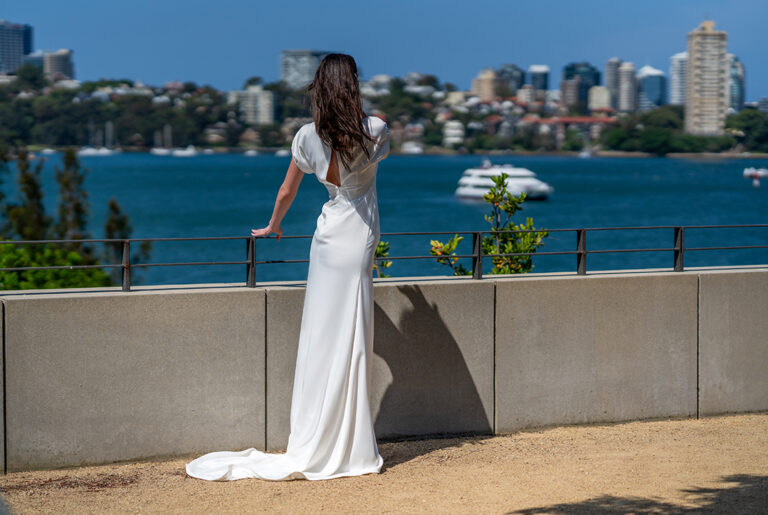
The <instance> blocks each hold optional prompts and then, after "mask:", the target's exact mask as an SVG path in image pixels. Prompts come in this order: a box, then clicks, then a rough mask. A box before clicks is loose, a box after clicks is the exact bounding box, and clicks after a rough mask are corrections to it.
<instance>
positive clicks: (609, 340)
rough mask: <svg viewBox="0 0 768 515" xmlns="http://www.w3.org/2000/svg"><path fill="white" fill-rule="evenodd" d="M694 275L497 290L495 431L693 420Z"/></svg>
mask: <svg viewBox="0 0 768 515" xmlns="http://www.w3.org/2000/svg"><path fill="white" fill-rule="evenodd" d="M696 295H697V278H696V276H695V275H682V274H681V275H677V274H675V275H672V274H666V275H656V276H645V277H580V278H560V279H548V280H546V282H542V281H541V280H535V279H517V280H499V281H497V284H496V402H497V412H496V416H497V419H496V431H497V432H510V431H514V430H517V429H521V428H528V427H535V426H546V425H554V424H571V423H589V422H607V421H622V420H631V419H642V418H656V417H665V416H695V415H696Z"/></svg>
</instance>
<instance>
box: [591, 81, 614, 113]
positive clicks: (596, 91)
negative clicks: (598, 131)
mask: <svg viewBox="0 0 768 515" xmlns="http://www.w3.org/2000/svg"><path fill="white" fill-rule="evenodd" d="M587 107H588V108H589V110H590V111H596V110H598V109H609V108H613V106H612V105H611V91H610V90H609V89H608V86H592V87H591V88H589V103H588V104H587Z"/></svg>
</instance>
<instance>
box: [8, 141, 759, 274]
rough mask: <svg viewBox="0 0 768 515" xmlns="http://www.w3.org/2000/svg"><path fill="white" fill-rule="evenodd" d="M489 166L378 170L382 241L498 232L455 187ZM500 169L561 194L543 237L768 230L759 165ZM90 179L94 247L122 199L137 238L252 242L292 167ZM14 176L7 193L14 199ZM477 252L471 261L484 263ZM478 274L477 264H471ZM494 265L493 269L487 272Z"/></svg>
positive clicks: (738, 236)
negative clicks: (753, 176) (469, 171)
mask: <svg viewBox="0 0 768 515" xmlns="http://www.w3.org/2000/svg"><path fill="white" fill-rule="evenodd" d="M482 159H483V156H478V155H474V156H424V155H421V156H397V155H393V156H390V157H389V158H388V159H386V160H385V161H383V162H382V163H381V165H380V167H379V176H378V184H377V188H378V197H379V209H380V215H381V230H382V232H401V231H473V230H486V229H488V227H489V225H488V223H487V222H486V221H485V220H484V219H483V215H484V214H486V213H487V212H488V211H489V209H488V206H487V205H486V204H483V203H467V202H462V201H458V200H457V199H455V198H454V195H453V192H454V190H455V188H456V182H457V181H458V179H459V177H460V176H461V174H462V172H463V171H464V170H465V169H466V168H470V167H473V166H478V165H479V164H480V163H481V161H482ZM491 160H492V161H493V162H494V163H499V164H501V163H512V164H514V165H516V166H521V167H525V168H528V169H530V170H532V171H534V172H536V173H537V175H538V177H539V178H540V179H541V180H543V181H545V182H547V183H549V184H551V185H552V186H553V187H554V188H555V191H554V194H553V195H552V197H551V198H550V199H549V200H547V201H543V202H533V201H530V202H526V203H525V204H524V210H523V211H522V212H520V213H518V214H517V215H516V217H515V220H516V222H517V223H520V222H523V221H524V219H525V217H527V216H530V217H532V218H533V219H534V223H535V226H536V227H537V228H548V229H554V228H580V227H586V228H589V227H627V226H651V225H664V226H668V225H721V224H767V223H768V182H766V181H764V184H763V186H762V188H755V187H753V186H752V184H751V182H750V181H749V180H747V179H744V178H743V177H742V170H743V169H744V168H745V167H747V166H757V167H763V166H765V161H760V160H750V159H733V160H727V159H714V160H712V159H710V160H699V159H688V160H684V159H664V158H589V159H580V158H576V157H564V156H503V157H501V156H494V157H491ZM81 161H82V164H83V166H84V167H85V168H88V169H89V172H88V175H87V177H86V180H85V187H86V189H87V191H88V195H89V203H90V208H91V217H90V226H89V230H90V232H91V235H92V237H97V238H102V237H104V230H103V227H104V222H105V219H106V216H107V202H108V200H109V198H110V197H115V198H116V199H117V200H118V202H119V203H120V205H121V206H122V208H123V210H124V211H125V212H126V213H127V214H128V215H129V217H130V220H131V224H132V226H133V237H135V238H155V237H200V236H248V235H249V234H250V230H251V228H256V227H262V226H264V225H266V223H267V222H268V220H269V218H270V215H271V212H272V207H273V202H274V198H275V195H276V193H277V189H278V187H279V186H280V183H281V181H282V179H283V177H284V175H285V170H286V168H287V165H288V163H289V161H290V158H289V157H275V156H273V155H259V156H254V157H248V156H244V155H234V154H228V155H200V156H197V157H189V158H173V157H164V156H153V155H149V154H128V153H124V154H118V155H113V156H109V157H86V158H82V159H81ZM59 164H60V155H54V156H50V157H49V158H48V160H47V162H46V165H45V169H44V172H43V182H44V191H45V194H46V198H45V205H46V208H47V210H48V213H49V214H55V211H56V202H57V195H58V192H57V189H56V188H57V186H56V183H55V179H54V170H53V167H54V165H57V166H58V165H59ZM13 182H14V178H13V176H9V177H6V179H5V185H4V189H5V190H6V191H7V192H8V194H10V195H11V198H10V199H9V200H11V201H13V200H14V198H13V196H15V194H16V191H17V188H16V185H15V184H14V183H13ZM327 199H328V195H327V192H326V190H325V188H324V187H323V186H322V185H321V184H319V183H318V182H317V180H316V179H315V177H314V176H311V175H308V176H306V177H304V179H303V181H302V184H301V187H300V189H299V194H298V196H297V197H296V199H295V201H294V203H293V205H292V207H291V209H290V210H289V212H288V214H287V216H286V218H285V220H284V223H283V230H284V234H285V235H311V234H312V232H313V231H314V227H315V223H316V220H317V216H318V215H319V213H320V209H321V207H322V204H323V202H325V201H326V200H327ZM382 239H383V240H387V241H389V242H390V245H391V251H390V254H391V255H392V256H412V255H428V254H429V248H430V240H431V239H443V240H445V239H447V237H446V236H440V237H438V236H428V235H426V236H407V237H406V236H393V237H386V236H384V237H382ZM545 241H546V246H545V247H543V248H542V249H541V250H547V251H556V250H575V245H576V236H575V234H574V233H571V232H569V233H553V234H551V235H550V236H549V237H548V238H547V239H546V240H545ZM309 243H310V240H309V239H303V240H294V239H283V240H281V241H280V242H276V241H274V240H259V241H258V242H257V257H258V259H260V260H261V259H306V258H307V257H308V254H309ZM766 243H768V228H752V229H738V230H734V229H694V230H690V231H687V232H686V246H687V247H695V246H724V245H765V244H766ZM672 244H673V232H672V229H658V230H645V231H638V230H631V231H600V232H590V233H588V239H587V246H588V248H589V249H621V248H669V247H671V246H672ZM471 250H472V249H471V242H470V241H469V239H467V240H465V241H464V242H463V243H462V244H461V246H460V247H459V253H461V254H469V253H471ZM243 259H245V243H244V242H243V241H221V240H219V241H207V242H201V241H192V242H156V243H154V244H153V248H152V254H151V262H161V263H162V262H179V261H228V260H243ZM766 262H768V250H766V249H752V250H733V251H698V252H690V253H687V254H686V266H710V265H712V266H723V265H741V264H755V263H766ZM672 263H673V260H672V252H668V251H667V252H637V253H636V252H632V253H608V254H594V255H590V256H589V258H588V269H589V270H599V269H603V270H604V269H631V268H649V267H662V268H663V267H667V268H668V267H671V266H672ZM575 264H576V258H575V256H573V255H567V256H562V255H561V256H540V257H537V258H535V260H534V267H535V269H534V270H535V271H538V272H551V271H573V270H574V269H575ZM306 266H307V265H306V263H298V264H266V265H261V266H259V267H257V280H258V281H271V280H302V279H305V278H306ZM466 266H467V267H469V266H470V263H469V262H467V263H466ZM486 266H488V265H486ZM387 272H389V273H391V275H393V276H413V275H438V274H444V275H447V274H448V273H449V269H448V268H447V267H445V266H442V265H439V264H437V263H435V261H434V260H433V259H428V260H400V261H395V262H394V264H393V265H392V267H391V268H389V269H388V270H387ZM139 274H140V275H139V276H138V277H137V278H138V282H139V283H143V284H183V283H202V282H241V281H244V279H245V267H244V265H215V266H195V267H190V266H174V267H170V266H168V267H151V268H148V269H144V270H142V271H141V272H140V273H139Z"/></svg>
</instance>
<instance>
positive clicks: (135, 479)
mask: <svg viewBox="0 0 768 515" xmlns="http://www.w3.org/2000/svg"><path fill="white" fill-rule="evenodd" d="M379 449H380V451H381V454H382V455H383V457H384V469H383V471H382V473H381V474H370V475H366V476H359V477H353V478H340V479H334V480H329V481H303V480H299V481H287V482H283V481H280V482H270V481H262V480H256V479H254V480H241V481H234V482H219V483H210V482H205V481H200V480H196V479H192V478H189V477H186V475H185V473H184V463H185V461H186V460H172V461H162V462H143V463H130V464H121V465H109V466H100V467H85V468H79V469H68V470H58V471H41V472H24V473H13V474H8V475H6V476H4V477H2V478H1V479H0V487H2V490H3V497H4V499H5V501H6V503H8V504H9V505H10V507H11V510H12V511H13V512H14V513H35V512H46V513H104V512H164V513H165V512H175V513H202V512H207V513H248V512H250V513H253V512H291V513H317V512H346V513H349V512H355V513H394V512H397V513H401V512H402V513H422V512H443V513H445V512H452V513H461V512H464V513H469V512H473V513H476V512H480V513H505V512H517V511H520V512H523V513H593V512H598V513H625V512H632V513H684V512H689V511H693V512H699V511H701V510H704V511H710V510H713V511H717V512H738V513H765V512H768V414H755V415H740V416H729V417H715V418H704V419H701V420H693V419H687V420H665V421H653V422H631V423H625V424H611V425H603V426H579V427H562V428H552V429H546V430H541V431H526V432H519V433H514V434H511V435H505V436H496V437H472V438H451V439H434V440H421V441H406V442H390V443H381V444H380V445H379Z"/></svg>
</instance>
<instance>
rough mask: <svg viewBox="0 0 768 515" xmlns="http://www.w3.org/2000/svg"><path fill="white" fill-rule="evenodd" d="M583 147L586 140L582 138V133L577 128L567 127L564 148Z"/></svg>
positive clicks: (576, 148)
mask: <svg viewBox="0 0 768 515" xmlns="http://www.w3.org/2000/svg"><path fill="white" fill-rule="evenodd" d="M582 148H584V141H583V140H582V139H581V133H580V132H579V131H577V130H576V129H566V130H565V141H564V142H563V150H581V149H582Z"/></svg>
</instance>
